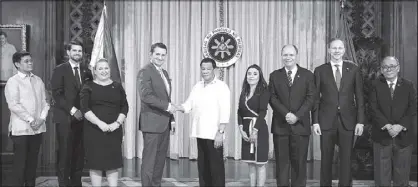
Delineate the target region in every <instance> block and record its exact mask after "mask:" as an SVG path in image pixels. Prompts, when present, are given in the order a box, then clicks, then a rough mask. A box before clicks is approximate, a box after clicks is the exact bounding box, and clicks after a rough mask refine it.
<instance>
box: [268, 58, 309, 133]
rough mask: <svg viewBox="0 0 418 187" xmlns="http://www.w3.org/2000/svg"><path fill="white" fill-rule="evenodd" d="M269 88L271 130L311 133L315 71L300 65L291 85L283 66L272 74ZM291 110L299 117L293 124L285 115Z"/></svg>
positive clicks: (275, 131) (274, 131)
mask: <svg viewBox="0 0 418 187" xmlns="http://www.w3.org/2000/svg"><path fill="white" fill-rule="evenodd" d="M269 89H270V92H271V98H270V106H271V107H272V108H273V120H272V124H271V132H272V133H273V134H277V135H290V134H298V135H310V134H311V117H310V112H311V109H312V106H313V104H314V100H315V83H314V75H313V73H312V72H310V71H309V70H307V69H305V68H302V67H300V66H299V65H298V70H297V72H296V74H295V78H294V80H293V84H292V86H291V87H289V86H288V80H287V74H286V70H285V68H284V67H283V68H281V69H279V70H276V71H273V72H272V73H271V74H270V80H269ZM289 112H292V113H293V114H295V115H296V116H297V117H298V118H299V120H298V121H297V122H296V123H295V124H293V125H290V124H288V123H287V122H286V117H285V116H286V114H287V113H289Z"/></svg>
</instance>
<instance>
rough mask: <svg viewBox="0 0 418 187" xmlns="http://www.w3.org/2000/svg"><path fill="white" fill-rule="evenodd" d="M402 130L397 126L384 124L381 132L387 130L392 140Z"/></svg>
mask: <svg viewBox="0 0 418 187" xmlns="http://www.w3.org/2000/svg"><path fill="white" fill-rule="evenodd" d="M403 129H404V128H403V127H402V126H401V125H399V124H394V125H392V124H386V125H385V126H384V127H383V128H382V130H387V131H388V133H389V135H390V136H391V137H392V138H394V137H396V136H398V134H399V133H400V132H401V131H402V130H403Z"/></svg>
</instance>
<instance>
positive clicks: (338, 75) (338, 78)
mask: <svg viewBox="0 0 418 187" xmlns="http://www.w3.org/2000/svg"><path fill="white" fill-rule="evenodd" d="M334 66H335V68H336V69H335V83H337V89H338V90H340V84H341V72H340V68H339V66H340V65H338V64H335V65H334Z"/></svg>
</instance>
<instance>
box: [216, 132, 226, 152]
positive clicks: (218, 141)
mask: <svg viewBox="0 0 418 187" xmlns="http://www.w3.org/2000/svg"><path fill="white" fill-rule="evenodd" d="M223 139H224V138H223V134H221V133H219V132H217V133H216V136H215V144H214V147H215V148H216V149H217V148H219V147H222V144H223Z"/></svg>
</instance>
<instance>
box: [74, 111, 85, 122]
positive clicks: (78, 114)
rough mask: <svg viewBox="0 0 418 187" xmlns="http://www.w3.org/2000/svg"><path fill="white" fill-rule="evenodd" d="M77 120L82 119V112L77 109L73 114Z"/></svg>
mask: <svg viewBox="0 0 418 187" xmlns="http://www.w3.org/2000/svg"><path fill="white" fill-rule="evenodd" d="M73 116H74V117H75V118H76V119H77V120H78V121H81V120H83V114H82V113H81V111H80V110H77V111H76V112H75V113H74V115H73Z"/></svg>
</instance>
